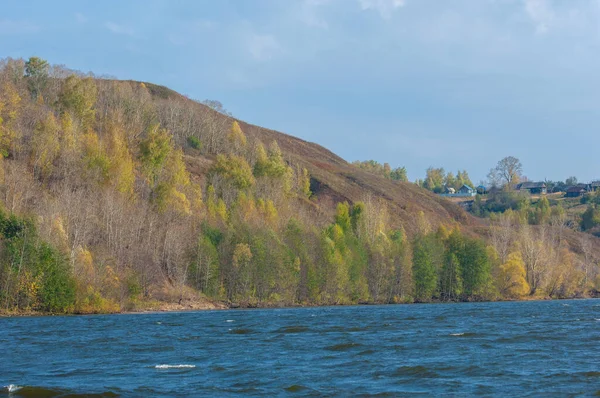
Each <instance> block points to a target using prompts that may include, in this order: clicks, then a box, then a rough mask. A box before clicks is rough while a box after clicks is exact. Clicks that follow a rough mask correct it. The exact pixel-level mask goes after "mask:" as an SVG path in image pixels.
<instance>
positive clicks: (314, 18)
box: [298, 0, 331, 29]
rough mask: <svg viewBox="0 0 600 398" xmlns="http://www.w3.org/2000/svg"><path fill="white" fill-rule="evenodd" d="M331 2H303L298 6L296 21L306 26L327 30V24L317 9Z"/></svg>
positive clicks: (327, 0) (323, 0)
mask: <svg viewBox="0 0 600 398" xmlns="http://www.w3.org/2000/svg"><path fill="white" fill-rule="evenodd" d="M330 2H331V0H304V1H303V2H302V3H301V4H300V9H299V11H298V19H299V20H300V21H301V22H302V23H304V24H305V25H307V26H311V27H316V28H322V29H327V28H328V27H329V24H328V23H327V21H326V20H325V18H323V17H322V16H321V15H320V13H319V8H320V7H322V6H323V5H326V4H328V3H330Z"/></svg>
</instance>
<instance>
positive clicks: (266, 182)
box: [0, 58, 597, 313]
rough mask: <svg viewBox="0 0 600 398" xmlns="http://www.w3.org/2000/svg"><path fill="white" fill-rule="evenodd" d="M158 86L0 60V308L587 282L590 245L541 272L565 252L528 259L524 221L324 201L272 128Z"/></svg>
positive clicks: (357, 297) (519, 290) (459, 294)
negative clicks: (454, 219)
mask: <svg viewBox="0 0 600 398" xmlns="http://www.w3.org/2000/svg"><path fill="white" fill-rule="evenodd" d="M165 90H166V89H165V88H161V87H159V86H154V85H151V84H146V83H138V82H116V81H110V80H102V79H96V78H94V77H93V76H89V75H83V74H80V73H76V72H73V71H70V70H67V69H65V68H62V67H56V66H51V65H48V63H47V62H45V61H44V60H41V59H38V58H31V59H29V60H28V61H24V60H13V59H6V60H3V61H2V62H1V63H0V154H1V156H0V203H1V206H0V209H1V211H0V245H1V255H0V306H1V308H2V309H3V310H7V311H24V310H37V311H49V312H79V313H90V312H112V311H119V310H123V309H135V308H143V306H144V305H146V303H148V302H150V301H151V300H156V299H159V300H175V301H177V300H181V299H183V298H185V297H188V296H190V295H192V294H201V295H204V296H206V297H209V298H212V299H217V300H224V301H229V302H233V303H241V304H244V305H250V306H252V305H266V304H277V305H282V304H288V305H289V304H297V303H301V304H345V303H361V302H376V303H393V302H410V301H430V300H472V299H493V298H502V297H519V296H520V295H525V294H538V293H539V292H544V293H545V294H548V295H562V294H568V293H569V294H570V293H573V292H586V291H589V290H590V289H592V288H594V287H595V286H597V285H596V284H595V283H596V282H597V281H596V273H595V268H594V267H593V266H592V265H591V264H594V261H596V260H595V259H594V258H593V257H590V259H589V262H588V263H586V264H588V265H587V267H588V268H585V269H586V270H587V271H586V272H584V273H582V272H581V270H582V269H583V268H582V265H581V264H580V263H579V262H577V261H575V260H573V261H572V264H573V265H572V269H570V270H571V271H572V272H571V271H569V272H571V273H569V278H567V277H566V276H565V275H563V276H561V277H560V278H558V279H556V278H555V277H551V276H550V275H554V273H555V268H553V266H552V264H554V262H553V261H555V260H556V258H561V259H562V258H566V257H567V256H568V254H567V252H563V251H561V250H554V249H553V250H554V251H553V253H554V257H549V258H548V259H547V260H544V262H543V264H544V265H543V266H541V265H539V264H541V263H540V261H541V260H536V261H537V262H535V263H532V261H533V260H532V258H533V259H534V258H536V257H535V256H533V255H532V254H531V255H530V252H529V251H528V250H529V246H527V247H526V246H523V245H522V243H521V242H525V241H526V240H525V239H524V238H523V239H519V240H518V241H516V240H515V241H511V242H509V243H507V242H505V240H502V239H499V238H498V239H496V238H497V236H496V235H494V234H492V237H491V239H490V240H489V242H488V241H486V240H484V239H482V238H481V237H476V236H471V235H470V234H469V233H467V232H464V233H463V232H462V231H461V230H460V228H459V227H458V225H447V226H439V225H434V224H432V223H431V222H430V221H429V220H427V218H426V216H425V215H424V214H421V215H420V221H419V228H418V230H419V233H418V234H416V235H415V236H408V235H407V234H406V232H405V230H404V228H402V226H397V225H395V226H393V225H391V223H390V215H389V210H388V208H387V205H386V202H385V201H384V200H383V199H381V198H377V197H373V196H370V195H369V194H367V193H365V195H364V198H363V200H362V201H357V202H355V203H338V204H337V205H336V207H335V211H334V212H333V213H329V212H328V211H327V209H321V208H319V206H317V205H316V204H315V202H314V201H313V200H312V196H313V195H312V192H311V184H310V180H311V176H310V174H309V172H308V170H307V169H306V168H304V167H302V166H301V165H299V164H296V163H294V161H292V160H291V159H287V158H286V157H285V156H284V154H283V153H282V151H281V149H280V147H279V145H278V143H277V142H276V141H272V142H268V143H263V142H261V141H260V140H259V139H257V138H256V135H254V134H252V127H247V128H242V125H241V124H240V123H239V122H238V121H236V120H235V119H232V118H230V117H228V116H227V115H226V114H225V113H224V112H223V111H219V112H215V111H214V110H213V109H211V108H210V107H203V106H198V104H196V103H193V102H191V101H189V100H186V99H184V98H179V97H176V96H174V97H170V96H168V95H164V93H165V92H166V91H165ZM244 130H246V131H244ZM377 170H379V169H377ZM388 171H389V178H392V179H398V180H403V179H404V177H398V176H401V175H404V176H405V170H404V171H402V169H400V170H396V172H395V173H396V174H393V173H394V171H393V170H388ZM383 173H384V174H385V173H387V171H386V167H385V166H384V167H383ZM461 176H462V177H461V178H463V179H464V178H465V174H461ZM446 177H447V175H446ZM466 178H468V176H466ZM515 220H516V216H512V218H510V226H511V228H512V229H511V231H513V232H514V231H515V230H518V231H521V230H522V231H523V232H522V236H523V237H525V236H527V237H530V241H531V242H533V243H531V245H532V247H534V248H539V247H544V248H546V246H544V245H550V246H548V247H560V244H559V243H556V242H561V240H560V239H558V240H555V241H553V242H555V243H556V245H558V246H556V245H555V246H551V245H552V244H551V243H547V242H546V241H545V239H546V237H547V236H548V234H549V233H546V235H543V236H542V237H539V236H538V234H539V233H541V232H538V231H537V230H533V229H526V227H525V225H522V224H518V223H517V222H516V221H515ZM505 224H506V225H508V224H507V221H506V220H505V219H504V218H502V219H501V220H499V221H498V222H497V227H498V231H499V232H498V234H499V236H500V235H502V233H500V232H501V231H502V228H503V226H504V225H505ZM515 228H518V229H515ZM549 231H554V229H551V230H549ZM520 233H521V232H520ZM553 233H554V232H553ZM552 236H554V235H552ZM495 237H496V238H495ZM542 238H543V239H542ZM490 242H491V243H490ZM540 242H541V243H540ZM506 245H508V247H509V249H510V250H508V249H506V247H505V246H506ZM507 250H508V253H505V252H506V251H507ZM531 250H533V253H538V252H536V251H535V250H534V249H531ZM536 250H537V249H536ZM540 253H542V254H543V253H545V251H544V250H541V251H540ZM542 254H540V256H541V255H542ZM556 256H558V257H556ZM561 256H563V257H561ZM590 256H591V255H590ZM532 264H533V265H532ZM583 276H585V279H582V278H583ZM552 278H554V279H552ZM567 280H568V283H567ZM550 281H553V282H552V283H551V282H550ZM525 282H526V283H525ZM550 285H551V286H552V288H550V287H549V286H550Z"/></svg>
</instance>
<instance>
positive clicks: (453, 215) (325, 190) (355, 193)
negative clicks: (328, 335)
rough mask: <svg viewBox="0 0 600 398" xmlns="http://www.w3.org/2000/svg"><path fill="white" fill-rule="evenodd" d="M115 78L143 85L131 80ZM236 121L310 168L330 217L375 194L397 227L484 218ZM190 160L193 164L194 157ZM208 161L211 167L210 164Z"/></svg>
mask: <svg viewBox="0 0 600 398" xmlns="http://www.w3.org/2000/svg"><path fill="white" fill-rule="evenodd" d="M114 83H115V84H134V85H135V84H140V82H131V81H127V82H114ZM144 84H145V85H146V87H148V89H149V91H150V93H151V94H152V96H153V98H154V100H155V101H157V102H162V101H166V102H171V101H174V102H176V103H178V104H180V106H181V107H182V108H184V109H189V110H191V111H192V112H194V113H197V114H199V115H203V116H204V117H205V115H207V114H210V115H211V116H210V117H211V118H214V119H213V122H214V123H215V124H217V125H223V126H228V125H230V124H231V123H232V122H233V121H234V120H235V119H234V118H232V117H229V116H227V115H223V114H221V113H218V112H216V111H213V110H212V109H210V108H209V107H207V106H206V105H204V104H201V103H198V102H195V101H192V100H190V99H188V98H186V97H184V96H182V95H180V94H178V93H176V92H175V91H172V90H169V89H168V88H166V87H162V86H156V85H153V84H150V83H144ZM238 122H239V124H240V126H241V128H242V130H243V131H244V133H245V134H246V136H247V137H248V138H249V139H250V140H259V141H261V142H263V143H269V142H272V141H276V142H277V143H278V144H279V147H280V148H281V150H282V152H283V154H284V156H285V158H286V160H287V161H288V162H290V163H292V164H295V165H299V166H301V167H305V168H307V169H308V171H309V173H310V176H311V191H312V192H313V195H314V198H315V201H316V202H317V203H318V204H320V205H321V206H319V209H320V210H321V211H323V212H324V213H325V214H326V215H328V216H331V215H332V214H333V213H334V211H335V203H337V202H344V201H348V202H350V203H354V202H357V201H361V200H364V199H365V197H367V196H368V195H373V196H374V197H376V198H383V199H384V200H385V201H386V202H387V204H388V205H389V207H390V215H391V218H392V220H393V223H394V224H396V225H397V226H400V225H402V226H403V227H404V228H405V229H406V230H407V231H409V232H410V233H411V234H412V233H414V232H416V225H417V218H418V214H419V212H421V211H422V212H424V213H425V215H426V217H427V219H428V220H430V221H431V222H432V223H433V224H436V225H438V224H440V223H451V222H453V221H456V222H459V223H461V224H462V225H465V226H471V225H480V224H481V221H480V220H478V219H476V218H475V217H472V216H470V215H469V214H468V213H466V212H464V211H463V210H462V209H461V208H460V206H456V205H453V204H451V203H449V202H448V201H447V200H443V199H441V198H440V197H439V196H437V195H435V194H432V193H430V192H429V191H427V190H425V189H421V188H419V187H417V186H416V185H415V184H412V183H403V182H398V181H392V180H389V179H385V178H383V177H381V176H378V175H375V174H373V173H369V172H367V171H364V170H362V169H359V168H357V167H355V166H353V165H351V164H350V163H348V162H346V161H345V160H344V159H342V158H340V157H339V156H337V155H336V154H334V153H332V152H331V151H329V150H328V149H326V148H323V147H322V146H320V145H318V144H315V143H311V142H307V141H304V140H302V139H300V138H297V137H293V136H290V135H288V134H285V133H281V132H278V131H274V130H270V129H267V128H263V127H259V126H255V125H252V124H249V123H246V122H243V121H239V120H238ZM190 163H193V160H192V159H190ZM205 164H206V166H207V167H208V166H209V164H210V163H205ZM202 170H204V171H206V170H207V169H206V168H204V169H202Z"/></svg>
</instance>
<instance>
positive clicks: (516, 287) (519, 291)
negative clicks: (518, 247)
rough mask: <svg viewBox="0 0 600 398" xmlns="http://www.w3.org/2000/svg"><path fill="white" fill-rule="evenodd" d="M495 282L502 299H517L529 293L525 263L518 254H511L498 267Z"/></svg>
mask: <svg viewBox="0 0 600 398" xmlns="http://www.w3.org/2000/svg"><path fill="white" fill-rule="evenodd" d="M495 281H496V284H497V286H498V290H499V291H500V293H501V294H502V295H503V296H504V297H510V298H519V297H522V296H525V295H527V294H528V293H529V290H530V287H529V283H527V280H526V272H525V263H524V261H523V258H522V257H521V253H520V252H518V251H515V252H511V253H510V254H509V255H508V259H507V260H506V262H505V263H502V264H500V265H499V267H498V270H497V272H496V277H495Z"/></svg>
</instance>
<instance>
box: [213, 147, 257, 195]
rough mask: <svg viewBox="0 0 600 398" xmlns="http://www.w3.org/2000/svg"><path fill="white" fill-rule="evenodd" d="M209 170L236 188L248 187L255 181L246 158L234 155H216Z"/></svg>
mask: <svg viewBox="0 0 600 398" xmlns="http://www.w3.org/2000/svg"><path fill="white" fill-rule="evenodd" d="M211 172H212V173H216V174H219V175H221V176H223V178H225V180H227V181H229V182H230V183H231V184H232V185H233V186H234V187H236V188H237V189H247V188H250V187H251V186H252V185H254V182H255V180H254V176H253V175H252V168H250V165H249V164H248V162H246V159H244V158H243V157H240V156H236V155H217V161H216V162H215V164H214V165H213V167H212V169H211Z"/></svg>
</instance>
